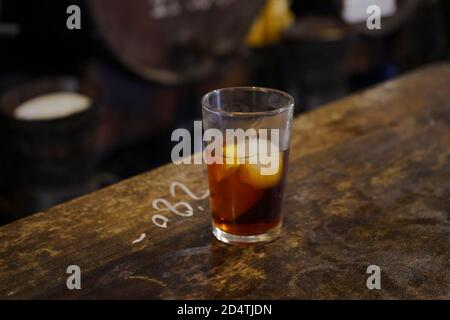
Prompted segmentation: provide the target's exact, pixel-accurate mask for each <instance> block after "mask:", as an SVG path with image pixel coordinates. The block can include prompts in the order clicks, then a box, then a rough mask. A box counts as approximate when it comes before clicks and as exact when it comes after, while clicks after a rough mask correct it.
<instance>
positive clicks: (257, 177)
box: [239, 152, 283, 189]
mask: <svg viewBox="0 0 450 320" xmlns="http://www.w3.org/2000/svg"><path fill="white" fill-rule="evenodd" d="M275 157H276V158H275ZM253 161H254V162H256V163H248V162H247V163H245V164H243V165H241V167H240V168H239V177H240V179H241V181H242V182H245V183H247V184H249V185H251V186H252V187H254V188H258V189H268V188H272V187H274V186H276V185H277V184H278V182H279V181H280V180H281V177H282V174H283V152H276V153H274V156H273V157H271V161H272V162H273V163H272V164H271V165H272V167H271V166H270V165H268V164H267V165H266V164H263V163H261V161H260V159H253ZM249 162H250V160H249Z"/></svg>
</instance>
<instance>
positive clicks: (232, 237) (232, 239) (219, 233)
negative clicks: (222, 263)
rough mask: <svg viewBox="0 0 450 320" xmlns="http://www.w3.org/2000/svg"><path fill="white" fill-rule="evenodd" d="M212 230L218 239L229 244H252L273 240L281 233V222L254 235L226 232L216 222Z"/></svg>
mask: <svg viewBox="0 0 450 320" xmlns="http://www.w3.org/2000/svg"><path fill="white" fill-rule="evenodd" d="M212 232H213V234H214V236H215V237H216V238H217V240H219V241H222V242H225V243H228V244H252V243H262V242H269V241H273V240H275V239H276V238H278V237H279V235H280V234H281V224H280V225H278V226H276V227H275V228H273V229H271V230H269V231H267V232H265V233H261V234H258V235H254V236H239V235H236V234H231V233H228V232H225V231H223V230H221V229H219V228H218V227H216V226H215V225H214V224H213V225H212Z"/></svg>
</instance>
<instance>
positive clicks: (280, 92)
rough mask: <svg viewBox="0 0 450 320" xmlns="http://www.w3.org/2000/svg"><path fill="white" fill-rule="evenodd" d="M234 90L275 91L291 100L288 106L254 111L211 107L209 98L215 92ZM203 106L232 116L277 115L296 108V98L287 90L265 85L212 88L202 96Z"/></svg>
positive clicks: (210, 110)
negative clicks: (208, 101)
mask: <svg viewBox="0 0 450 320" xmlns="http://www.w3.org/2000/svg"><path fill="white" fill-rule="evenodd" d="M232 90H243V91H254V92H266V93H275V94H278V95H281V96H283V97H285V98H287V99H288V101H289V102H288V103H287V104H286V106H282V107H280V108H276V109H274V110H268V111H253V112H241V111H232V112H230V111H225V110H219V109H216V108H213V107H211V106H210V104H209V103H207V99H208V98H209V97H210V96H211V95H213V94H214V93H219V92H223V91H232ZM202 107H203V109H205V110H207V111H209V112H212V113H216V114H220V115H224V116H230V117H248V116H266V115H277V114H279V113H282V112H285V111H287V110H289V109H293V108H294V98H293V97H292V96H291V95H290V94H289V93H286V92H284V91H281V90H278V89H271V88H265V87H251V86H248V87H246V86H243V87H226V88H220V89H215V90H212V91H210V92H208V93H207V94H205V95H204V96H203V98H202Z"/></svg>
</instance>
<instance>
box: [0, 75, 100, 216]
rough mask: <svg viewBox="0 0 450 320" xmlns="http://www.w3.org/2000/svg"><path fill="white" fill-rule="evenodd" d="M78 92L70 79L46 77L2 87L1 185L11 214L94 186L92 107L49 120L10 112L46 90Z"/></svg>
mask: <svg viewBox="0 0 450 320" xmlns="http://www.w3.org/2000/svg"><path fill="white" fill-rule="evenodd" d="M54 92H76V93H82V94H83V95H85V96H88V97H90V98H91V101H95V100H94V97H93V94H92V93H91V92H86V91H85V90H84V89H83V88H82V87H81V86H80V84H79V82H78V81H77V80H76V79H74V78H68V77H66V78H49V79H43V80H38V81H34V82H31V83H26V84H24V85H21V86H17V87H14V88H12V89H10V90H9V91H7V92H5V93H4V94H3V96H2V97H1V100H0V119H1V122H2V127H3V128H5V130H4V135H3V136H2V140H4V143H5V145H6V148H5V147H4V148H2V149H3V150H5V151H6V152H5V153H6V158H7V159H8V161H7V162H6V163H3V165H2V167H1V176H2V180H3V189H6V191H7V192H6V193H7V198H8V199H9V203H13V204H14V205H12V206H11V207H10V208H9V210H10V211H11V210H12V212H10V214H12V215H13V216H14V217H17V216H22V215H25V214H28V213H30V212H35V211H38V210H43V209H46V208H48V207H50V206H52V205H55V204H58V203H61V202H63V201H66V200H68V199H71V198H74V197H76V196H79V195H82V194H85V193H87V192H89V191H92V190H94V189H95V184H94V182H93V174H94V167H95V144H96V126H97V108H96V105H95V103H91V104H90V105H89V107H88V108H87V109H85V110H83V111H80V112H77V113H73V114H70V115H68V116H64V117H58V118H54V119H43V120H42V119H41V120H27V119H19V118H17V116H15V115H14V111H15V109H16V108H17V107H18V106H19V105H21V104H22V103H23V102H25V101H29V100H30V99H32V98H34V97H38V96H42V95H43V94H47V93H54Z"/></svg>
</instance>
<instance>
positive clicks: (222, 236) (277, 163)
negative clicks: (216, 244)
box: [202, 87, 294, 244]
mask: <svg viewBox="0 0 450 320" xmlns="http://www.w3.org/2000/svg"><path fill="white" fill-rule="evenodd" d="M202 107H203V108H202V110H203V127H204V130H205V132H204V140H205V148H204V152H205V159H206V160H207V167H208V180H209V190H210V202H211V213H212V230H213V234H214V236H215V237H216V238H217V239H218V240H220V241H223V242H226V243H230V244H245V243H258V242H267V241H271V240H274V239H276V238H277V237H278V236H279V235H280V233H281V226H282V204H283V193H284V189H285V182H286V173H287V166H288V156H289V144H290V133H291V125H292V118H293V112H294V99H293V98H292V97H291V96H290V95H289V94H287V93H285V92H282V91H279V90H274V89H267V88H258V87H236V88H224V89H218V90H214V91H212V92H210V93H208V94H206V95H205V96H204V97H203V99H202Z"/></svg>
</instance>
